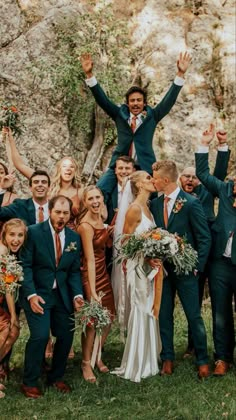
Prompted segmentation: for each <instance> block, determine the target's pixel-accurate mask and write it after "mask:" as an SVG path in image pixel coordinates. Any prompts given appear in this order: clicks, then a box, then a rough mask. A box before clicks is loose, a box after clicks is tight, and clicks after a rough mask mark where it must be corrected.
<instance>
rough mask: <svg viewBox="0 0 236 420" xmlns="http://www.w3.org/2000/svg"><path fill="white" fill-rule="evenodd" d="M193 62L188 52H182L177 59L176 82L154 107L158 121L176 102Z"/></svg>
mask: <svg viewBox="0 0 236 420" xmlns="http://www.w3.org/2000/svg"><path fill="white" fill-rule="evenodd" d="M190 62H191V56H190V54H188V53H187V52H185V53H180V55H179V58H178V60H177V73H176V76H177V77H176V78H175V80H174V83H173V84H172V86H171V87H170V89H169V90H168V92H167V93H166V95H165V96H164V98H163V99H162V100H161V102H160V103H159V104H158V105H157V106H156V107H155V108H154V109H153V111H154V116H155V120H156V121H157V122H158V121H160V120H161V119H162V118H163V117H165V115H167V114H168V113H169V112H170V110H171V108H172V107H173V105H174V104H175V102H176V99H177V96H178V94H179V92H180V90H181V88H182V86H183V84H184V80H183V78H184V75H185V73H186V71H187V69H188V67H189V64H190Z"/></svg>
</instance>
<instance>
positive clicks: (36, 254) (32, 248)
mask: <svg viewBox="0 0 236 420" xmlns="http://www.w3.org/2000/svg"><path fill="white" fill-rule="evenodd" d="M80 246H81V245H80V237H79V235H78V234H77V233H75V232H73V231H72V230H71V229H68V228H66V227H65V246H64V250H63V253H62V256H61V259H60V261H59V264H58V266H56V261H55V251H54V243H53V237H52V233H51V229H50V226H49V222H48V221H46V222H43V223H39V224H37V225H34V226H30V227H29V230H28V238H27V242H26V245H25V246H24V248H23V249H22V252H21V255H20V259H21V261H22V265H23V270H24V281H23V283H22V287H21V294H20V300H21V304H22V306H23V308H24V310H25V314H26V318H27V322H28V325H29V329H30V338H29V341H28V343H27V345H26V351H25V369H24V378H23V383H24V385H26V386H29V387H35V386H37V380H38V378H39V377H40V374H41V367H42V362H43V358H44V351H45V348H46V344H47V342H48V337H49V330H50V328H51V330H52V334H53V335H54V336H56V337H57V341H56V344H55V348H54V354H53V361H52V370H51V372H50V373H49V375H48V381H49V382H51V383H53V382H56V381H58V380H60V379H61V378H62V376H63V375H64V371H65V367H66V361H67V356H68V354H69V351H70V348H71V345H72V340H73V327H74V321H73V311H74V309H73V298H74V297H75V296H78V295H81V294H82V285H81V278H80ZM55 280H56V288H55V289H53V287H54V284H55ZM33 294H37V295H39V296H41V297H42V298H43V299H44V301H45V304H44V305H43V304H42V305H41V306H43V308H44V314H43V315H42V314H38V313H34V312H33V311H32V310H31V307H30V304H29V301H28V297H29V296H31V295H33Z"/></svg>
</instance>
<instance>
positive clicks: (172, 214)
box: [168, 189, 186, 227]
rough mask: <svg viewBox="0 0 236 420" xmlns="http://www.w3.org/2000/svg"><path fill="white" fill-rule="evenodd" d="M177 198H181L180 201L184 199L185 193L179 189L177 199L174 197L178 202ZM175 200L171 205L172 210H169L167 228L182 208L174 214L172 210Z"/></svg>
mask: <svg viewBox="0 0 236 420" xmlns="http://www.w3.org/2000/svg"><path fill="white" fill-rule="evenodd" d="M179 198H182V199H184V198H185V199H186V196H185V193H184V192H183V191H182V190H181V189H180V192H179V194H178V195H177V197H176V200H178V199H179ZM176 200H175V202H174V205H173V208H172V210H171V213H170V217H169V219H168V227H169V226H170V224H171V223H172V222H173V220H174V218H175V216H176V214H178V213H179V212H181V211H182V209H183V207H182V208H181V209H180V210H179V211H178V212H177V213H175V212H174V211H173V210H174V208H175V204H176Z"/></svg>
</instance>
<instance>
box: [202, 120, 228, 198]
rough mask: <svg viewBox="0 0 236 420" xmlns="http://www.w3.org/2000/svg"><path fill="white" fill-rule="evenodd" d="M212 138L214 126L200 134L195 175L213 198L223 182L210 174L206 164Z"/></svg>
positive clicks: (217, 194)
mask: <svg viewBox="0 0 236 420" xmlns="http://www.w3.org/2000/svg"><path fill="white" fill-rule="evenodd" d="M213 138H214V125H213V124H211V125H210V127H209V129H208V130H205V131H204V132H203V134H202V138H201V144H200V148H199V151H198V152H197V153H195V162H196V175H197V177H198V178H199V179H200V181H201V182H202V183H203V185H205V187H206V188H207V189H208V191H209V192H211V193H212V194H213V195H214V196H219V191H220V189H221V187H222V184H223V182H222V181H220V180H219V179H217V178H216V177H215V176H214V175H211V174H210V169H209V164H208V150H209V145H210V143H211V141H212V140H213Z"/></svg>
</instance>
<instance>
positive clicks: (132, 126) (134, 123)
mask: <svg viewBox="0 0 236 420" xmlns="http://www.w3.org/2000/svg"><path fill="white" fill-rule="evenodd" d="M137 118H138V117H136V116H135V115H133V117H132V118H131V124H130V127H131V129H132V131H133V132H134V131H135V129H136V121H137Z"/></svg>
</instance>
